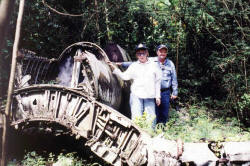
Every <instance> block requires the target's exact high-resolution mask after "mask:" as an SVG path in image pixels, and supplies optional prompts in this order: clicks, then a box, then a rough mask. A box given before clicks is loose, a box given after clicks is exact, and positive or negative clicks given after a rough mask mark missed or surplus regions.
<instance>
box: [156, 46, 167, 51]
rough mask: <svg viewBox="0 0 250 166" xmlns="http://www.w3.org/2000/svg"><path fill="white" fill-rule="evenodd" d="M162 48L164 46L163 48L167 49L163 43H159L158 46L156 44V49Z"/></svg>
mask: <svg viewBox="0 0 250 166" xmlns="http://www.w3.org/2000/svg"><path fill="white" fill-rule="evenodd" d="M162 48H165V49H167V50H168V47H167V46H166V45H165V44H160V45H159V46H157V48H156V51H158V50H160V49H162Z"/></svg>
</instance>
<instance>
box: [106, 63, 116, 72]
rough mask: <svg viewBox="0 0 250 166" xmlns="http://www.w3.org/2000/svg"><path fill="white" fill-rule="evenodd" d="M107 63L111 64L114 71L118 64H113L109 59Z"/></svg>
mask: <svg viewBox="0 0 250 166" xmlns="http://www.w3.org/2000/svg"><path fill="white" fill-rule="evenodd" d="M107 63H108V65H109V67H110V68H111V70H112V71H114V70H115V68H116V66H115V65H114V64H113V62H110V61H108V62H107Z"/></svg>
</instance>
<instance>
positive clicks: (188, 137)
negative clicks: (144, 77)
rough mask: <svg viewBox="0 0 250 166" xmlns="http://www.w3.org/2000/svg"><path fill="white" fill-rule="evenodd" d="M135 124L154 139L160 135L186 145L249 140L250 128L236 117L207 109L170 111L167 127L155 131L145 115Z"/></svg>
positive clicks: (196, 107)
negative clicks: (190, 143) (179, 139)
mask: <svg viewBox="0 0 250 166" xmlns="http://www.w3.org/2000/svg"><path fill="white" fill-rule="evenodd" d="M136 124H137V125H139V126H140V127H141V128H142V129H144V130H145V131H147V132H149V133H150V134H151V135H152V136H157V135H159V134H161V135H163V136H164V137H165V138H166V139H169V140H176V139H177V138H181V139H182V140H183V141H184V142H208V141H218V142H228V141H249V140H250V128H249V127H245V126H243V125H242V124H241V123H240V121H239V120H238V119H237V118H235V117H229V116H226V113H225V112H222V111H218V110H209V109H208V108H207V107H204V106H202V107H199V106H195V105H193V106H191V107H189V108H182V109H180V110H179V111H176V110H175V109H170V118H169V121H168V122H167V123H166V124H157V125H156V128H155V130H153V129H152V128H151V127H150V125H151V121H147V120H146V115H145V114H144V115H143V116H142V117H141V118H139V119H137V120H136Z"/></svg>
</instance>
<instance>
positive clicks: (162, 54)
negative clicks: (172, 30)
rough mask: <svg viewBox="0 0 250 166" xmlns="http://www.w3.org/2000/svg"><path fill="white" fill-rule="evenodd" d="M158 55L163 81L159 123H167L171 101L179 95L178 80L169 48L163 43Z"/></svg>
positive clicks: (156, 59)
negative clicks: (169, 55)
mask: <svg viewBox="0 0 250 166" xmlns="http://www.w3.org/2000/svg"><path fill="white" fill-rule="evenodd" d="M156 53H157V57H154V61H155V62H156V63H158V65H159V67H160V68H161V70H162V81H161V104H160V106H158V107H156V117H157V123H164V124H165V123H166V122H167V121H168V112H169V102H170V99H171V100H174V99H176V98H177V95H178V82H177V75H176V70H175V66H174V63H173V62H172V61H171V60H169V59H168V58H167V53H168V48H167V46H166V45H164V44H161V45H159V46H158V47H157V48H156ZM171 88H172V93H171Z"/></svg>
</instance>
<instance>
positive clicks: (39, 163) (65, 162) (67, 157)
mask: <svg viewBox="0 0 250 166" xmlns="http://www.w3.org/2000/svg"><path fill="white" fill-rule="evenodd" d="M91 158H93V156H91ZM52 165H53V166H101V164H100V163H97V162H92V161H89V160H85V159H80V158H79V157H78V156H77V154H76V153H66V154H63V153H61V154H59V155H58V156H55V155H54V154H53V153H50V154H49V157H43V156H42V155H40V154H38V153H36V152H35V151H33V152H28V153H27V154H26V155H25V156H24V159H23V160H22V161H20V162H17V161H15V160H13V161H11V162H9V163H8V165H7V166H52ZM102 165H103V164H102Z"/></svg>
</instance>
